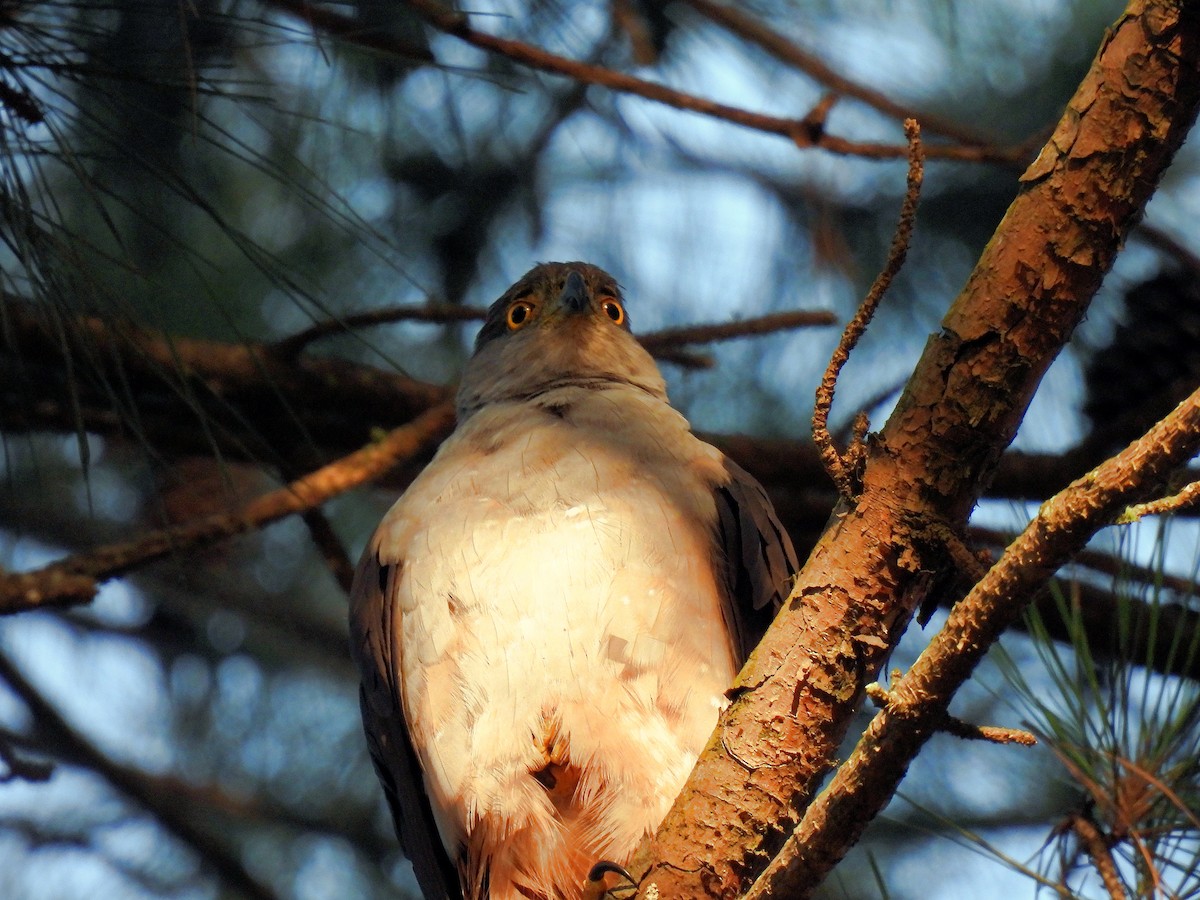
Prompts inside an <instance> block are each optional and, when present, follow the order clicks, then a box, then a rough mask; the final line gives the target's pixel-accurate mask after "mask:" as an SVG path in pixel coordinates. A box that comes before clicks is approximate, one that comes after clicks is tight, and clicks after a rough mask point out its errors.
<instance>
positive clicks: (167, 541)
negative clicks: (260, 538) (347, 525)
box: [0, 402, 454, 615]
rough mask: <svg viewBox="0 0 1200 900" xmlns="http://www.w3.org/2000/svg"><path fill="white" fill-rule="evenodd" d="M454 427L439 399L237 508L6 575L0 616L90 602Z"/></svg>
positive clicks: (319, 497)
mask: <svg viewBox="0 0 1200 900" xmlns="http://www.w3.org/2000/svg"><path fill="white" fill-rule="evenodd" d="M453 426H454V409H453V407H452V406H451V405H450V404H449V403H448V402H447V403H442V404H440V405H438V406H435V407H433V408H432V409H430V410H428V411H426V412H424V413H422V414H421V415H420V416H418V417H417V418H416V419H414V420H413V421H412V422H410V423H409V424H407V425H403V426H401V427H400V428H397V429H395V430H393V431H392V432H391V433H390V434H388V435H387V436H386V437H385V438H383V439H382V440H380V441H378V442H377V443H374V444H371V445H370V446H367V447H364V448H363V449H361V450H359V451H358V452H356V453H352V454H350V455H349V456H347V457H345V458H343V459H340V460H338V461H337V462H334V463H330V464H329V465H327V466H325V467H323V468H321V469H318V470H317V471H315V472H311V473H309V474H308V475H305V476H304V477H303V478H298V479H296V480H295V481H293V482H292V483H291V484H289V485H287V486H286V487H283V488H280V489H279V490H277V491H272V492H271V493H269V494H264V495H263V496H261V497H258V498H256V499H254V500H252V501H251V502H249V503H247V504H246V505H244V506H243V507H241V508H240V509H238V510H237V511H235V512H232V513H219V514H216V515H212V516H206V517H204V518H202V519H199V520H197V521H195V522H191V523H188V524H186V525H181V526H179V527H177V528H167V529H163V530H161V531H154V532H151V533H149V534H146V535H143V536H141V537H139V538H136V539H134V540H132V541H127V542H124V543H120V544H111V545H109V546H107V547H99V548H96V549H94V550H91V551H89V552H86V553H80V554H77V555H75V556H70V557H68V558H66V559H64V560H59V561H58V562H55V563H51V564H50V565H48V566H46V567H44V568H42V569H38V570H37V571H35V572H20V573H15V574H7V575H4V576H2V577H0V615H3V614H8V613H14V612H24V611H26V610H30V609H36V608H38V607H41V606H45V605H55V606H62V605H70V604H75V603H85V602H87V601H89V600H91V598H92V596H93V595H94V594H95V592H96V590H97V587H98V582H100V581H106V580H108V579H110V578H115V577H117V576H118V575H122V574H124V573H125V572H128V571H129V570H131V569H133V568H136V567H138V566H142V565H145V564H146V563H149V562H152V561H154V560H156V559H161V558H162V557H164V556H167V555H168V554H170V553H177V552H181V551H183V550H189V549H194V548H196V547H203V546H208V545H210V544H213V543H215V542H216V541H220V540H224V539H225V538H228V537H231V536H233V535H237V534H242V533H244V532H247V531H252V530H254V529H256V528H259V527H261V526H263V525H266V524H268V523H270V522H274V521H276V520H278V519H282V518H284V517H285V516H289V515H292V514H294V513H300V512H304V511H306V510H310V509H314V508H316V507H318V506H320V505H321V504H322V503H324V502H325V501H327V500H329V499H330V498H331V497H336V496H337V495H338V494H341V493H344V492H346V491H348V490H350V489H351V488H353V487H357V486H358V485H360V484H364V483H365V482H368V481H371V480H372V479H374V478H376V477H378V476H379V475H380V474H382V473H383V472H385V471H387V470H388V469H390V468H391V467H392V466H395V465H397V464H398V463H399V462H401V461H403V460H405V459H409V458H411V457H413V456H415V455H417V454H418V453H420V452H421V451H422V450H423V449H425V448H426V447H428V446H432V445H436V444H437V443H438V442H440V441H441V440H442V439H443V438H445V437H446V435H447V434H448V433H449V432H450V430H451V429H452V428H453Z"/></svg>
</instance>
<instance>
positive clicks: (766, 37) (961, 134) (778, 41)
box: [684, 0, 1041, 161]
mask: <svg viewBox="0 0 1200 900" xmlns="http://www.w3.org/2000/svg"><path fill="white" fill-rule="evenodd" d="M684 2H685V3H686V4H687V5H688V6H690V7H691V8H692V9H694V10H696V12H698V13H700V15H702V16H704V17H705V18H706V19H709V20H710V21H712V22H716V23H717V24H718V25H720V26H722V27H723V28H726V29H728V30H729V31H730V32H732V33H733V34H736V35H738V36H739V37H741V38H744V39H745V40H747V41H750V42H751V43H754V44H757V45H758V46H759V47H761V48H762V49H764V50H766V51H767V52H768V53H770V54H771V55H772V56H774V57H775V58H776V59H777V60H779V61H780V62H782V63H785V64H786V65H789V66H792V67H793V68H796V69H798V70H800V71H801V72H803V73H804V74H806V75H808V76H809V77H810V78H812V79H813V80H814V81H817V82H819V83H820V84H823V85H824V86H825V87H827V88H829V89H830V90H831V91H833V92H835V93H836V94H839V95H841V96H843V97H853V98H854V99H855V100H861V101H862V102H863V103H865V104H867V105H868V106H870V107H873V108H874V109H877V110H879V112H881V113H883V114H884V115H887V116H891V117H892V118H894V119H899V120H900V121H904V120H905V119H914V118H915V119H920V120H921V125H922V126H923V127H924V128H925V130H926V131H933V132H936V133H938V134H941V135H945V136H946V137H949V138H953V139H954V140H956V141H959V142H960V143H963V144H968V145H983V144H984V143H985V142H984V140H983V139H982V138H981V137H980V136H979V135H977V134H973V133H971V132H970V131H968V130H967V129H965V128H963V127H962V126H960V125H959V124H958V123H956V122H952V121H949V120H947V119H940V118H935V117H932V116H930V115H928V114H927V113H924V112H920V113H918V112H916V111H915V110H913V109H910V108H909V107H906V106H904V105H902V104H900V103H895V102H893V101H891V100H889V99H888V98H887V97H885V96H884V95H883V94H881V93H879V92H878V91H874V90H871V89H870V88H867V87H864V86H863V85H861V84H859V83H858V82H855V81H851V80H850V79H848V78H844V77H842V76H841V75H839V74H838V73H837V72H835V71H833V69H831V68H830V67H829V66H827V65H826V64H825V63H824V62H823V61H822V60H821V59H819V58H818V57H816V56H814V55H813V54H811V53H809V52H808V51H806V50H804V49H802V48H801V47H799V46H797V45H796V44H795V43H793V42H792V41H790V40H788V39H787V38H786V37H784V36H783V35H781V34H780V33H779V32H777V31H774V30H772V29H771V28H770V27H768V26H767V24H766V23H765V22H762V21H760V20H759V19H756V18H755V17H754V16H752V15H750V14H749V13H747V12H745V11H743V10H742V9H741V8H740V7H739V6H737V5H736V4H726V3H714V2H712V0H684ZM1040 143H1041V142H1039V145H1040ZM1000 152H1004V153H1011V152H1013V151H1012V150H1005V151H1000ZM1014 161H1015V158H1014Z"/></svg>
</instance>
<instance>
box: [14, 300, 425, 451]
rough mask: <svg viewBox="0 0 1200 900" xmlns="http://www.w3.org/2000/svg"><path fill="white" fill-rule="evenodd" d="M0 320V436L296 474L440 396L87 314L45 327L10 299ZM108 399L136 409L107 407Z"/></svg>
mask: <svg viewBox="0 0 1200 900" xmlns="http://www.w3.org/2000/svg"><path fill="white" fill-rule="evenodd" d="M2 315H3V321H4V325H5V328H4V331H3V334H0V428H3V429H4V430H6V431H10V432H11V431H20V430H27V429H29V428H31V427H38V426H43V425H44V423H46V422H49V421H53V420H54V419H56V418H57V419H60V420H61V422H60V426H59V427H61V428H62V429H64V430H66V431H68V432H76V431H78V430H79V429H84V430H93V429H94V430H95V431H97V432H100V433H116V434H124V435H126V436H135V437H137V438H138V439H140V440H142V442H143V443H146V444H149V445H151V446H165V447H168V448H169V447H172V446H176V445H178V444H179V443H180V442H183V444H184V447H183V449H186V450H189V451H190V452H196V453H203V454H205V455H210V454H212V453H214V452H219V453H226V454H229V455H232V456H235V457H238V458H249V459H255V460H257V461H260V462H266V463H278V462H279V460H280V457H281V456H282V457H283V460H284V462H285V463H286V465H284V466H282V468H285V469H291V470H293V471H295V470H301V471H302V470H304V469H307V468H312V467H313V466H314V465H319V464H320V463H323V462H326V461H327V459H326V458H321V457H320V456H319V455H317V454H316V451H317V449H318V448H319V447H320V446H322V445H324V444H325V443H326V442H333V443H334V445H335V446H336V445H337V444H338V443H340V442H346V441H349V442H350V446H352V447H356V446H362V445H363V444H364V443H366V442H367V441H368V440H369V439H370V435H371V429H372V428H373V427H375V426H376V425H377V424H378V423H379V422H380V417H381V416H383V415H388V416H394V417H396V419H393V420H392V421H396V420H397V419H398V420H399V421H407V420H409V419H411V418H412V417H413V416H416V415H417V414H419V413H420V412H422V411H424V410H426V409H429V408H430V407H432V406H435V405H436V404H438V403H440V402H441V401H443V400H444V399H446V396H447V394H446V390H445V389H444V388H442V387H439V386H437V385H432V384H428V383H426V382H422V381H418V380H416V379H414V378H410V377H408V376H406V375H402V374H398V373H396V372H394V371H383V370H380V369H374V368H370V367H367V366H361V365H357V364H355V363H351V362H348V361H346V360H340V359H333V358H329V357H307V356H305V357H301V358H299V359H297V360H286V359H281V358H279V357H278V356H276V355H273V354H272V353H271V348H270V347H269V346H268V345H263V344H254V343H249V342H246V343H237V344H235V343H224V342H221V341H212V340H200V339H196V338H179V337H170V336H165V335H162V334H157V333H154V332H151V331H148V330H146V329H143V328H140V327H138V326H136V325H133V324H131V323H128V322H124V321H106V320H104V319H101V318H100V317H98V316H86V315H77V316H61V317H60V318H58V319H57V320H52V319H51V318H50V317H49V312H48V311H47V310H46V309H44V308H42V307H40V306H35V305H32V304H27V303H20V302H12V301H9V302H6V303H4V306H3V311H2ZM118 385H119V386H120V388H119V393H118V388H117V387H115V386H118ZM114 396H117V397H120V398H124V397H126V396H128V397H133V398H136V400H137V405H136V407H135V408H132V409H121V408H117V409H114ZM120 402H121V401H120V400H118V401H117V405H118V406H119V404H120ZM167 410H175V411H177V412H174V413H168V414H166V415H163V413H164V412H165V411H167ZM281 411H284V412H283V413H281ZM384 411H386V412H384ZM198 421H202V422H203V423H204V428H198V427H195V424H196V423H197V422H198Z"/></svg>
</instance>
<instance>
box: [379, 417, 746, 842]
mask: <svg viewBox="0 0 1200 900" xmlns="http://www.w3.org/2000/svg"><path fill="white" fill-rule="evenodd" d="M568 399H571V398H568ZM590 399H591V400H592V401H593V402H596V398H590ZM600 402H603V403H606V402H608V401H607V400H601V401H600ZM586 405H587V404H586V403H584V402H583V401H581V400H578V399H574V400H573V402H571V403H568V409H567V410H566V412H565V414H563V411H561V410H560V411H558V412H553V411H551V412H547V411H538V410H532V411H531V410H526V411H525V412H526V415H524V416H519V417H515V418H524V419H526V421H524V422H522V423H520V425H521V427H519V428H518V427H515V426H516V424H517V423H516V422H515V421H514V417H513V416H511V415H509V416H505V415H503V414H500V415H496V416H494V417H492V418H490V419H489V418H487V417H488V415H489V411H488V410H484V411H482V412H480V413H477V414H476V415H475V416H474V417H472V419H471V420H470V421H469V422H468V427H467V428H466V429H460V432H456V434H455V436H454V437H453V438H452V439H451V441H448V442H447V444H446V445H445V446H444V448H443V451H442V452H441V453H440V454H439V456H438V459H437V460H436V465H434V466H431V467H430V469H428V470H427V475H428V477H426V475H423V476H422V478H420V479H418V480H417V481H416V482H414V484H413V485H412V487H410V489H409V491H408V492H407V493H406V494H405V497H404V498H403V499H402V500H401V501H400V503H398V504H397V507H396V508H395V509H394V510H393V511H392V513H391V514H389V517H388V519H387V520H385V523H384V525H383V526H382V527H383V529H387V530H389V531H390V534H385V535H384V537H383V540H384V541H386V540H392V541H395V542H396V543H395V544H393V546H399V547H400V548H401V552H400V554H399V555H400V558H401V559H403V569H402V573H401V575H400V579H399V583H398V586H397V591H396V595H395V602H396V603H398V604H399V612H400V615H399V616H398V617H397V620H398V627H399V628H400V629H401V633H400V634H399V635H398V636H397V637H398V638H399V645H400V647H401V667H402V670H403V671H402V683H403V692H404V703H405V707H406V713H407V718H408V722H409V725H410V728H411V730H412V734H413V741H414V746H415V747H416V748H417V751H418V755H419V756H420V757H421V758H422V762H423V764H424V766H425V769H426V781H427V785H428V787H429V788H430V793H431V797H432V798H433V800H434V805H435V809H436V808H442V809H443V810H448V812H443V813H442V814H441V815H440V816H439V819H440V827H441V828H442V830H443V837H444V838H446V839H447V840H453V839H454V838H455V837H458V838H461V836H462V834H463V833H464V832H466V831H469V830H470V828H471V823H472V822H473V821H476V820H478V819H479V818H480V817H482V816H484V815H485V814H486V813H487V810H488V809H489V808H491V807H496V808H505V809H509V810H511V809H513V808H517V809H527V810H529V814H530V815H533V811H532V808H533V807H536V806H538V804H540V803H542V802H543V798H542V795H544V793H545V792H544V791H541V789H539V788H538V787H537V786H536V784H533V783H532V782H531V779H530V773H535V772H538V771H540V770H542V769H544V767H545V765H546V762H547V758H548V757H547V753H548V752H549V751H548V750H547V737H546V736H547V734H549V733H550V732H553V733H554V734H555V735H557V736H558V737H556V740H559V741H561V742H563V746H569V748H570V749H569V752H570V757H571V759H573V760H575V761H577V762H579V763H580V765H581V767H583V768H582V769H581V771H583V775H582V781H581V786H580V787H578V788H576V793H577V794H585V793H587V792H589V791H590V792H591V793H592V794H593V795H596V794H597V793H598V792H599V791H600V788H599V784H600V782H601V781H603V782H604V783H606V784H608V785H609V786H610V788H612V789H622V790H624V792H625V793H626V794H628V795H630V796H635V795H636V801H635V802H636V803H637V804H639V805H641V806H645V807H646V812H645V815H644V816H642V817H637V816H633V817H627V818H628V819H629V821H628V822H624V823H622V824H620V825H618V824H613V825H612V826H611V827H612V828H614V829H619V828H628V829H631V830H632V831H636V832H637V833H638V835H637V836H640V832H641V830H644V828H646V827H653V825H654V824H656V823H657V821H658V820H659V819H660V818H661V816H662V814H664V813H665V808H666V804H669V802H670V800H671V799H672V798H673V797H674V794H675V793H676V792H677V791H678V788H679V786H680V785H681V784H682V780H683V778H684V777H686V774H687V771H688V770H689V769H690V767H691V764H692V762H693V761H694V759H695V756H696V754H697V753H698V752H699V749H700V746H701V745H702V744H703V741H704V740H705V738H706V737H707V735H708V734H709V732H710V731H711V729H712V727H713V725H714V723H715V720H716V715H717V710H718V708H719V707H720V705H721V704H722V702H723V693H724V690H725V688H726V687H727V686H728V685H729V683H730V682H731V681H732V677H733V675H734V673H735V666H734V650H733V647H732V644H731V639H730V636H729V633H728V629H727V628H726V626H725V623H724V621H723V617H722V597H721V595H720V592H719V588H718V581H717V561H716V560H715V559H714V552H715V548H714V539H713V530H712V529H713V522H714V517H715V507H714V506H713V501H712V499H711V483H712V482H711V477H712V472H713V468H712V467H713V465H715V463H714V459H715V458H716V457H715V456H714V454H715V451H713V450H712V448H709V447H707V445H704V444H701V443H700V442H699V441H696V439H695V438H693V437H692V436H691V434H690V433H688V432H687V429H686V423H683V420H682V419H681V418H679V417H678V414H676V413H674V412H673V411H671V410H670V409H669V407H666V406H665V404H661V406H662V410H659V409H658V408H657V407H655V406H654V405H653V404H650V403H646V404H645V406H646V407H647V408H648V411H649V414H647V415H642V416H640V417H639V416H633V417H625V418H624V419H622V420H621V422H620V427H614V425H613V421H612V416H611V415H607V416H606V415H602V413H604V412H606V410H605V409H604V408H601V409H599V410H592V411H591V412H590V413H589V410H588V409H587V408H586ZM635 408H636V407H635ZM500 412H501V413H503V412H505V411H500ZM608 412H611V410H608ZM531 413H532V414H533V417H532V420H531V421H530V415H529V414H531ZM597 420H599V421H600V422H603V425H602V426H600V425H597V424H596V421H597ZM680 423H683V424H680ZM410 511H411V512H410ZM417 511H420V516H419V517H418V516H417V515H416V513H417ZM632 748H637V749H636V752H633V750H632ZM622 784H623V785H624V788H621V785H622ZM530 791H532V793H530ZM639 808H640V807H639ZM456 809H463V810H465V812H463V813H462V815H461V816H460V817H459V820H458V821H451V820H452V819H453V818H454V815H455V814H454V812H453V810H456ZM643 819H644V821H643ZM651 819H653V821H650V820H651ZM647 823H649V824H647ZM632 839H634V840H636V836H635V837H634V838H632Z"/></svg>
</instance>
